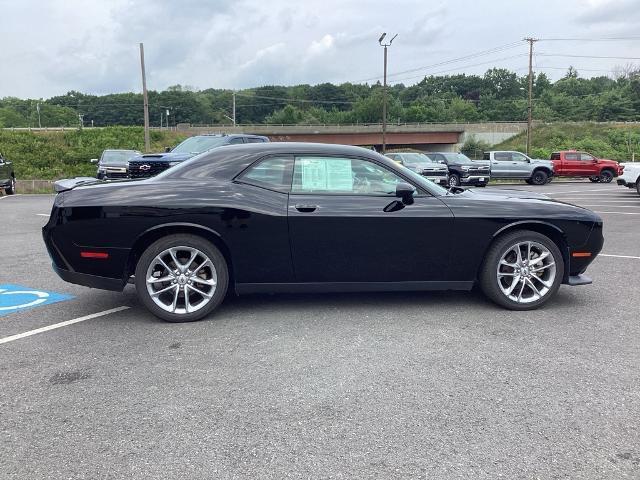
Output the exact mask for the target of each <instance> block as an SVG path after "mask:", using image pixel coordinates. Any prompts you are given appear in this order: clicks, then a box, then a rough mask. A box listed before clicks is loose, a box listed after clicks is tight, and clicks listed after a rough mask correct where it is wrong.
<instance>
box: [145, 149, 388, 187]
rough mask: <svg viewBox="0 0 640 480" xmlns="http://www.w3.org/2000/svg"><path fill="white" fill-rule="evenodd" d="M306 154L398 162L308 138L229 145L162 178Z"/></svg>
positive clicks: (216, 172) (230, 173) (229, 171)
mask: <svg viewBox="0 0 640 480" xmlns="http://www.w3.org/2000/svg"><path fill="white" fill-rule="evenodd" d="M305 154H306V155H325V156H348V157H361V158H368V159H371V160H375V161H377V162H379V163H382V164H384V165H387V166H390V167H391V168H394V169H395V168H396V167H397V164H396V163H395V162H394V161H393V160H391V159H390V158H387V157H385V156H383V155H381V154H379V153H377V152H374V151H373V150H369V149H366V148H362V147H354V146H351V145H337V144H332V143H307V142H271V143H245V144H239V145H228V146H224V147H220V148H215V149H213V150H209V151H207V152H204V153H202V154H200V155H197V156H195V157H193V158H192V159H190V160H186V161H185V162H183V163H182V164H180V165H178V166H176V167H175V168H172V169H170V170H167V171H166V172H167V173H166V175H163V177H162V178H192V176H191V175H189V171H190V170H194V171H195V170H197V169H199V167H203V166H210V165H212V164H215V166H216V167H215V169H211V170H209V172H210V175H209V176H211V177H213V178H219V179H221V180H224V179H231V178H234V177H235V176H236V175H237V174H238V173H240V172H241V171H242V170H244V169H245V168H246V167H248V166H249V165H251V164H252V163H253V162H255V161H256V160H258V159H260V158H261V157H265V156H269V155H305ZM155 178H157V177H155Z"/></svg>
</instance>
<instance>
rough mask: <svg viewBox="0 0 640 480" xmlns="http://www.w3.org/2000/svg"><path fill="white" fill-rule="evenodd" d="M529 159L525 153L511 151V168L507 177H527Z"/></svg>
mask: <svg viewBox="0 0 640 480" xmlns="http://www.w3.org/2000/svg"><path fill="white" fill-rule="evenodd" d="M529 163H530V161H529V158H528V157H527V156H526V155H523V154H522V153H520V152H511V168H510V170H509V172H510V174H509V178H529V177H530V176H531V175H530V169H531V168H530V165H529Z"/></svg>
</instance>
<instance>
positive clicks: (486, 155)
mask: <svg viewBox="0 0 640 480" xmlns="http://www.w3.org/2000/svg"><path fill="white" fill-rule="evenodd" d="M482 159H483V160H491V154H490V153H489V152H484V154H483V155H482Z"/></svg>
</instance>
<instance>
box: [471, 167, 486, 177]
mask: <svg viewBox="0 0 640 480" xmlns="http://www.w3.org/2000/svg"><path fill="white" fill-rule="evenodd" d="M469 175H489V166H488V165H487V166H483V167H470V168H469Z"/></svg>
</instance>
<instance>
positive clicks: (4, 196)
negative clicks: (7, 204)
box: [0, 193, 22, 200]
mask: <svg viewBox="0 0 640 480" xmlns="http://www.w3.org/2000/svg"><path fill="white" fill-rule="evenodd" d="M20 195H22V194H21V193H15V194H13V195H3V196H1V197H0V200H4V199H5V198H11V197H19V196H20Z"/></svg>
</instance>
